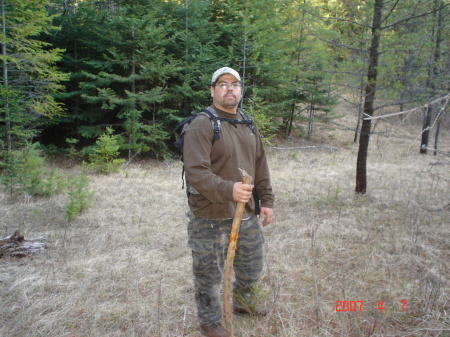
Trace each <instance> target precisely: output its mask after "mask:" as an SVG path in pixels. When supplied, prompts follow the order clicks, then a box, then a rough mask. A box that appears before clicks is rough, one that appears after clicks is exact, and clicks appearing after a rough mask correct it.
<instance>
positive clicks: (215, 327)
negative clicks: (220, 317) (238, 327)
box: [198, 323, 228, 337]
mask: <svg viewBox="0 0 450 337" xmlns="http://www.w3.org/2000/svg"><path fill="white" fill-rule="evenodd" d="M198 329H199V330H200V332H201V334H202V335H203V336H207V337H227V336H228V334H227V330H226V329H225V328H224V327H223V325H222V324H220V323H215V324H211V325H203V324H200V326H199V328H198Z"/></svg>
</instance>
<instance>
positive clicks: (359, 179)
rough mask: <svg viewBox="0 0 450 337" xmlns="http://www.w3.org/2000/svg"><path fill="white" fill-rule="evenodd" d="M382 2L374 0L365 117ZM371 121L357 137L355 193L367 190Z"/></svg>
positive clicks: (373, 85) (371, 100) (370, 107)
mask: <svg viewBox="0 0 450 337" xmlns="http://www.w3.org/2000/svg"><path fill="white" fill-rule="evenodd" d="M383 5H384V0H375V5H374V13H373V24H372V42H371V46H370V49H369V69H368V72H367V84H366V97H365V99H364V114H365V116H366V117H367V116H372V115H373V104H374V100H375V93H376V84H377V74H378V73H377V66H378V57H379V54H378V48H379V46H380V33H381V30H380V26H381V20H382V12H383ZM371 125H372V121H371V120H370V119H364V120H363V123H362V127H361V135H360V137H359V150H358V159H357V163H356V189H355V191H356V192H357V193H361V194H365V193H366V190H367V169H366V167H367V152H368V149H369V138H370V129H371Z"/></svg>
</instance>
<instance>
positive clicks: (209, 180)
mask: <svg viewBox="0 0 450 337" xmlns="http://www.w3.org/2000/svg"><path fill="white" fill-rule="evenodd" d="M210 91H211V97H212V100H213V104H212V106H211V107H210V108H211V109H214V111H215V112H216V113H217V115H218V116H219V117H223V118H228V119H241V120H242V119H243V116H242V115H241V113H240V111H239V109H238V105H239V102H240V100H241V98H242V86H241V78H240V76H239V74H238V73H237V72H236V71H235V70H234V69H231V68H228V67H224V68H220V69H219V70H217V71H216V72H215V73H214V74H213V76H212V81H211V88H210ZM213 138H214V130H213V123H212V122H211V119H210V118H209V117H208V116H206V115H205V116H204V115H199V116H198V117H197V118H195V119H194V121H193V122H192V123H191V124H190V125H189V128H188V129H187V131H186V133H185V135H184V146H183V158H184V166H185V175H186V183H187V185H188V191H189V192H190V195H189V208H190V212H189V213H188V215H189V218H190V222H189V225H188V246H189V247H190V248H191V249H192V258H193V273H194V287H195V299H196V303H197V313H198V317H199V321H200V327H199V330H200V332H201V333H202V334H203V335H205V336H210V337H226V336H227V333H226V329H225V328H224V326H223V325H222V324H221V319H222V309H221V302H220V285H221V281H222V278H223V271H224V262H225V260H226V254H227V249H228V240H229V235H230V231H231V224H232V219H233V216H234V213H235V209H236V203H237V202H243V203H246V206H245V209H244V213H243V217H242V218H243V220H242V223H241V228H240V232H239V239H238V243H237V248H236V255H235V260H234V271H235V277H236V280H235V282H234V284H233V305H234V307H233V311H234V313H235V314H252V315H264V314H267V311H264V310H262V309H259V308H257V307H255V301H254V300H255V299H254V297H255V296H254V294H253V289H254V286H255V284H256V282H257V281H258V280H259V279H260V277H261V273H262V268H263V242H264V238H263V234H262V230H261V226H260V224H259V221H261V222H262V225H263V226H267V225H268V224H270V223H271V222H272V216H273V203H274V195H273V192H272V187H271V183H270V176H269V168H268V165H267V160H266V155H265V151H264V147H263V144H262V141H261V137H260V135H259V132H258V130H257V129H254V132H253V131H252V130H251V129H250V128H249V127H248V126H247V125H245V124H237V123H236V124H234V123H229V122H227V121H221V123H220V138H219V139H217V140H215V141H214V140H213ZM239 169H244V170H245V171H246V172H247V173H248V174H249V175H250V176H252V177H253V184H254V185H253V184H252V185H249V184H243V183H242V182H241V181H242V176H241V172H240V171H239ZM253 187H255V188H256V191H257V192H258V196H259V199H260V201H261V205H260V214H259V220H258V217H257V216H256V215H255V206H256V203H255V199H254V197H253V195H252V190H253Z"/></svg>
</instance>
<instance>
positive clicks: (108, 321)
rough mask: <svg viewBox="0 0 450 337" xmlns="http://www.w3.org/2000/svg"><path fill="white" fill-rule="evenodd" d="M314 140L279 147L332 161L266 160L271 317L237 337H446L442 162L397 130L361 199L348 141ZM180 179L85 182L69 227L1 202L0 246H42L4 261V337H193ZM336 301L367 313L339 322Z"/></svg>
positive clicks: (374, 158)
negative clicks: (16, 239) (270, 198)
mask: <svg viewBox="0 0 450 337" xmlns="http://www.w3.org/2000/svg"><path fill="white" fill-rule="evenodd" d="M348 122H351V123H352V124H353V121H350V120H348ZM385 125H386V126H385V127H386V128H387V129H388V130H393V126H390V127H389V125H388V124H387V123H385ZM320 130H321V131H320V133H319V132H318V134H320V135H321V137H320V139H316V140H315V142H311V143H309V144H305V142H296V141H293V140H292V141H291V142H285V143H284V144H283V145H284V146H292V147H293V146H299V147H300V146H304V145H317V144H318V142H321V144H327V145H332V146H335V147H338V150H336V151H329V150H327V148H317V149H314V148H312V149H292V150H274V149H269V150H268V153H269V160H270V166H271V171H272V177H273V185H274V188H275V192H276V195H277V204H276V209H275V212H276V218H275V221H274V223H273V224H272V225H271V226H269V227H267V228H265V229H264V232H265V236H266V244H265V246H266V267H265V273H264V277H263V280H262V284H263V286H264V287H265V288H266V289H267V290H270V294H271V296H272V297H273V298H275V304H276V307H275V309H274V310H273V311H272V312H271V314H270V315H269V316H268V317H266V318H264V319H260V318H245V317H235V318H234V321H233V326H234V330H235V334H236V336H252V337H261V336H277V337H278V336H279V337H282V336H283V337H288V336H290V337H291V336H292V337H297V336H405V337H406V336H408V337H410V336H447V337H448V336H450V333H449V329H450V322H449V311H450V302H449V291H450V284H449V264H448V261H449V251H450V250H449V248H450V247H449V228H450V226H449V224H450V219H449V211H450V210H449V206H448V205H449V190H450V189H449V185H450V172H449V166H448V157H446V158H445V157H444V158H442V157H435V156H432V155H427V156H422V155H419V154H417V152H418V147H419V145H418V144H419V140H418V139H416V134H414V133H411V132H408V131H407V127H406V126H405V125H402V128H401V129H398V130H397V132H396V135H400V136H398V137H393V136H392V137H390V138H386V137H384V136H383V137H381V136H374V137H373V138H372V140H371V149H370V155H369V166H368V177H369V181H368V191H369V192H368V194H367V195H366V196H358V195H355V193H354V182H355V163H356V152H357V147H356V146H354V145H352V139H353V134H352V133H351V132H349V131H344V130H340V129H338V128H336V129H330V128H328V129H325V128H322V129H320ZM327 137H328V138H327ZM441 148H445V149H447V150H448V149H449V148H450V135H449V133H448V128H446V129H445V130H443V131H442V136H441ZM439 160H441V161H440V162H439ZM445 161H446V164H445ZM180 172H181V165H180V163H179V162H177V161H168V162H164V163H155V162H146V163H141V164H135V165H134V166H132V167H131V168H130V169H129V170H128V171H127V172H126V173H120V174H116V175H111V176H106V177H104V176H93V177H91V185H90V187H91V188H92V189H93V190H95V191H96V199H95V203H94V204H93V206H92V207H91V208H90V209H89V210H87V211H85V212H84V213H83V214H82V215H81V216H80V217H79V218H77V219H76V220H75V221H74V222H73V223H72V224H70V225H69V224H68V223H67V220H66V219H65V216H64V204H65V202H66V196H55V197H52V198H50V199H37V200H34V199H32V198H29V197H28V198H25V197H24V198H23V199H22V200H16V201H15V202H14V203H12V202H11V201H10V200H8V199H7V198H6V196H5V195H1V194H0V198H1V199H0V214H2V216H1V219H0V222H1V232H0V236H2V237H3V236H6V235H9V234H11V233H12V231H13V230H14V229H17V228H20V229H21V230H22V232H23V233H24V234H25V236H26V237H37V236H41V235H44V236H46V237H47V242H48V244H49V248H48V250H46V251H45V252H44V253H42V254H40V255H37V256H34V257H33V258H24V259H20V260H13V259H8V258H3V259H1V260H0V268H1V271H0V273H1V274H0V290H1V302H2V303H1V307H0V335H1V336H8V337H18V336H155V337H156V336H165V337H169V336H199V333H198V332H197V331H196V327H197V324H198V323H197V318H196V312H195V306H194V297H193V286H192V276H191V275H192V274H191V258H190V251H189V249H188V248H187V247H186V223H187V220H186V217H185V212H186V210H187V205H186V200H185V194H184V193H185V192H184V190H181V189H180V186H181V185H180V184H181V181H180ZM272 297H270V298H268V299H267V300H268V301H270V300H272ZM401 300H404V301H406V303H407V304H406V306H405V308H404V311H402V306H401V303H400V302H399V301H401ZM336 301H364V306H363V307H362V311H359V306H358V310H357V311H347V312H337V311H336ZM378 301H383V306H384V308H385V309H384V310H382V311H381V310H378V309H377V308H378Z"/></svg>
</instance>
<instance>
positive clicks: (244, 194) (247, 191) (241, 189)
mask: <svg viewBox="0 0 450 337" xmlns="http://www.w3.org/2000/svg"><path fill="white" fill-rule="evenodd" d="M252 190H253V185H249V184H243V183H235V184H234V186H233V200H234V201H236V202H243V203H244V204H245V203H247V202H248V201H249V200H250V198H251V196H252Z"/></svg>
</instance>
